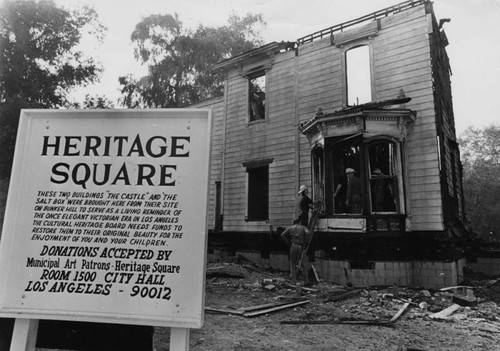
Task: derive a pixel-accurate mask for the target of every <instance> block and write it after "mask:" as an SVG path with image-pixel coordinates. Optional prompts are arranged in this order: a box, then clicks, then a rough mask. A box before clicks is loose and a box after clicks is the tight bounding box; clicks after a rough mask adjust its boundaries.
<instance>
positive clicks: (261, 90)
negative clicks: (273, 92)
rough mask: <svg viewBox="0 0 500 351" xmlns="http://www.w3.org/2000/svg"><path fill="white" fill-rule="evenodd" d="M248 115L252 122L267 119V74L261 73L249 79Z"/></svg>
mask: <svg viewBox="0 0 500 351" xmlns="http://www.w3.org/2000/svg"><path fill="white" fill-rule="evenodd" d="M248 114H249V121H250V122H253V121H259V120H263V119H265V118H266V74H265V72H259V73H258V74H255V75H252V76H250V77H249V78H248Z"/></svg>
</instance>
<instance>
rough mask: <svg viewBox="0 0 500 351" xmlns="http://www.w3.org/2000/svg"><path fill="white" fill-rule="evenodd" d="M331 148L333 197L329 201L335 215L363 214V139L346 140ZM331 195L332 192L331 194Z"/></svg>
mask: <svg viewBox="0 0 500 351" xmlns="http://www.w3.org/2000/svg"><path fill="white" fill-rule="evenodd" d="M332 141H333V143H332V144H331V146H330V148H329V149H330V150H329V156H330V157H329V158H330V163H331V181H332V183H333V196H329V197H330V198H329V199H328V197H327V201H329V202H330V204H331V205H330V206H331V209H330V208H329V211H328V212H330V213H331V212H333V213H334V214H360V213H362V212H363V205H362V204H363V200H362V190H361V185H362V184H361V179H360V169H361V147H360V145H361V139H360V138H352V139H351V138H346V140H344V141H340V142H335V140H332ZM329 193H330V194H331V192H329ZM327 194H328V193H327Z"/></svg>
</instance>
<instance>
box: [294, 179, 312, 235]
mask: <svg viewBox="0 0 500 351" xmlns="http://www.w3.org/2000/svg"><path fill="white" fill-rule="evenodd" d="M308 193H309V189H308V188H307V186H306V185H301V186H300V189H299V197H298V198H297V214H298V215H297V218H298V219H299V220H300V224H302V225H303V226H305V227H307V225H308V224H309V209H311V208H313V201H312V200H311V199H310V198H309V196H307V194H308Z"/></svg>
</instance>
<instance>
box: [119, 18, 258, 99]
mask: <svg viewBox="0 0 500 351" xmlns="http://www.w3.org/2000/svg"><path fill="white" fill-rule="evenodd" d="M264 25H265V23H264V21H263V20H262V16H260V15H251V14H248V15H246V16H245V17H243V18H241V17H239V16H236V15H232V16H230V17H229V20H228V25H226V26H222V27H218V28H212V27H205V26H202V25H199V26H198V28H197V29H196V30H195V31H191V30H188V29H185V28H184V27H183V25H182V22H181V21H180V20H179V17H178V16H177V14H175V15H173V16H172V15H169V14H166V15H153V16H149V17H146V18H144V19H143V20H142V21H141V22H140V23H138V24H137V25H136V27H135V30H134V32H133V33H132V36H131V39H132V42H133V43H134V49H135V55H136V59H137V60H139V61H140V62H141V63H142V64H145V65H147V66H148V75H147V76H145V77H142V78H140V79H135V78H134V77H132V76H126V77H120V84H121V85H122V97H121V103H122V104H123V105H124V106H128V107H180V106H183V105H186V104H190V103H194V102H197V101H200V100H204V99H207V98H211V97H214V96H218V95H221V94H222V92H223V81H222V78H221V77H219V76H216V75H213V74H211V68H212V67H213V65H214V64H215V63H217V62H218V61H220V60H222V59H227V58H230V57H233V56H236V55H239V54H242V53H244V52H246V51H248V50H251V49H253V48H255V47H257V46H259V45H261V44H262V41H261V39H259V32H258V29H259V28H260V26H264Z"/></svg>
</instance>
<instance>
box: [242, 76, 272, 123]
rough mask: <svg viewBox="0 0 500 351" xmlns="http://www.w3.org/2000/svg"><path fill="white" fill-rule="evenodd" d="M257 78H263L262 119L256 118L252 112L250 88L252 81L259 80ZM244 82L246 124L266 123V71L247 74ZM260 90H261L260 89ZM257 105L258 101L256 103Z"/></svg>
mask: <svg viewBox="0 0 500 351" xmlns="http://www.w3.org/2000/svg"><path fill="white" fill-rule="evenodd" d="M259 78H264V84H263V87H264V89H263V91H262V93H263V95H264V99H263V100H262V101H263V109H264V111H263V114H262V118H256V116H255V114H254V113H253V112H252V108H253V106H252V88H253V86H254V84H252V81H253V80H255V79H259ZM246 80H247V98H246V101H247V116H248V117H247V119H248V123H259V122H263V121H266V120H267V118H268V112H267V111H268V108H267V106H268V105H269V104H268V102H267V98H268V93H267V88H268V77H267V71H266V70H258V71H256V72H253V73H251V74H248V75H247V76H246ZM261 90H262V89H261ZM257 103H258V101H257Z"/></svg>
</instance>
